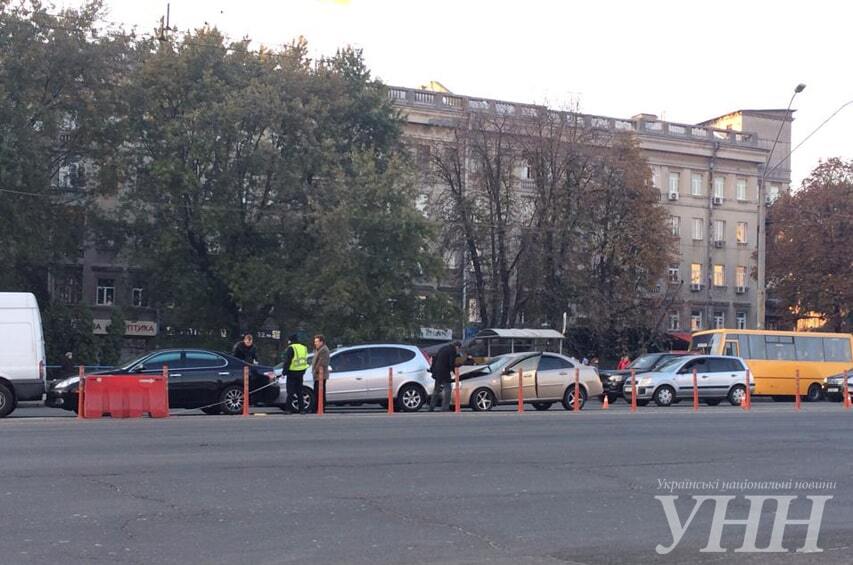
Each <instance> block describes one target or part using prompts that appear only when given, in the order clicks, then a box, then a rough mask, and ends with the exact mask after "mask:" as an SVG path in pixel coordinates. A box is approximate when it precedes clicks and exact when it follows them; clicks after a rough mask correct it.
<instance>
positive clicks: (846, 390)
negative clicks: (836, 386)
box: [841, 371, 850, 410]
mask: <svg viewBox="0 0 853 565" xmlns="http://www.w3.org/2000/svg"><path fill="white" fill-rule="evenodd" d="M841 390H843V391H844V409H845V410H849V409H850V385H848V384H847V371H844V384H843V385H842V387H841Z"/></svg>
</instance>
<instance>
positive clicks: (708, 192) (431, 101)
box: [389, 87, 792, 332]
mask: <svg viewBox="0 0 853 565" xmlns="http://www.w3.org/2000/svg"><path fill="white" fill-rule="evenodd" d="M389 96H390V97H391V99H392V100H393V101H394V103H395V104H396V105H397V106H398V107H399V109H400V110H401V112H402V114H403V115H404V116H405V119H406V128H405V135H406V137H407V138H408V139H409V141H410V142H411V143H412V144H415V145H424V144H430V143H432V142H435V141H437V140H447V139H449V138H451V137H452V129H453V127H454V125H455V124H456V123H458V121H459V119H460V117H463V116H464V114H465V113H467V112H498V113H501V114H504V115H516V116H519V117H523V116H525V115H528V116H529V115H531V113H532V112H534V111H536V109H537V108H538V107H536V106H534V105H531V104H519V103H513V102H505V101H497V100H486V99H481V98H473V97H469V96H460V95H455V94H452V93H450V92H446V91H440V89H430V90H428V89H411V88H402V87H391V88H390V89H389ZM579 118H580V121H581V122H582V123H583V126H584V127H588V128H601V129H606V130H610V131H613V132H617V131H623V132H624V131H631V132H634V133H635V134H636V138H637V140H638V142H639V145H640V147H641V149H642V151H643V152H644V154H645V156H646V158H647V159H648V163H649V166H650V168H651V171H652V180H653V183H654V185H655V186H656V187H657V188H658V189H659V190H660V192H661V201H662V202H663V204H664V205H665V206H666V208H667V209H668V211H669V214H670V225H671V229H672V234H673V237H675V238H677V241H678V250H679V261H678V262H677V263H673V264H672V265H670V267H669V270H668V272H667V274H666V277H665V280H664V281H662V283H661V288H659V289H657V291H658V292H666V293H668V294H669V296H671V300H669V301H668V304H669V305H668V307H667V310H668V311H667V314H666V317H665V328H664V329H666V330H669V331H671V332H689V331H692V330H697V329H700V328H713V327H738V328H753V327H756V323H757V318H756V316H757V315H758V312H757V310H758V308H757V300H759V299H760V297H759V293H757V292H756V284H755V278H754V274H755V271H756V267H757V264H758V251H759V246H758V238H759V236H760V232H759V230H758V228H759V217H760V210H761V208H762V207H764V206H766V204H767V203H768V202H769V201H770V200H772V198H773V197H774V196H775V195H776V194H778V192H779V191H780V190H785V189H787V188H788V185H789V184H790V163H789V162H788V160H787V159H784V160H782V159H780V157H782V158H784V157H786V156H787V155H788V153H789V151H790V139H791V122H792V114H791V112H789V111H786V110H740V111H737V112H733V113H731V114H727V115H725V116H721V117H719V118H715V119H712V120H709V121H707V122H702V123H700V124H683V123H674V122H667V121H662V120H660V119H658V118H657V116H654V115H650V114H638V115H636V116H634V117H632V118H625V119H621V118H610V117H603V116H592V115H580V116H579ZM780 130H781V132H780ZM777 134H780V137H779V142H778V144H777V145H776V148H775V150H774V151H773V157H774V158H775V159H774V160H771V162H770V163H769V165H766V164H767V161H768V156H769V154H770V152H771V147H772V146H773V142H774V140H775V139H776V136H777ZM765 166H768V169H767V170H768V171H769V174H768V175H767V179H766V181H765V182H766V194H767V196H766V198H762V199H759V192H760V191H759V184H760V182H761V175H762V173H763V171H764V170H765ZM762 252H763V250H762Z"/></svg>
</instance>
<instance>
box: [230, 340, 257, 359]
mask: <svg viewBox="0 0 853 565" xmlns="http://www.w3.org/2000/svg"><path fill="white" fill-rule="evenodd" d="M233 355H234V357H236V358H237V359H239V360H241V361H245V362H246V363H249V364H250V365H256V364H257V363H258V350H257V349H256V348H255V340H254V338H253V337H252V334H246V335H244V336H243V339H242V340H241V341H238V342H237V343H236V344H234V352H233Z"/></svg>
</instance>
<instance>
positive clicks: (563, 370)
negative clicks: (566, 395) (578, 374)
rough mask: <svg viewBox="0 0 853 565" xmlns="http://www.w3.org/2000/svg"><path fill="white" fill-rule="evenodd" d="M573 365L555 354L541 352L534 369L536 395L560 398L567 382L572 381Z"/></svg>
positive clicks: (544, 397)
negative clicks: (535, 369)
mask: <svg viewBox="0 0 853 565" xmlns="http://www.w3.org/2000/svg"><path fill="white" fill-rule="evenodd" d="M574 371H575V366H574V365H573V364H572V363H571V361H569V360H567V359H563V358H562V357H557V356H556V355H548V354H547V353H545V354H543V355H542V356H541V357H540V358H539V366H538V367H537V371H536V395H537V397H538V398H540V399H560V398H561V397H562V396H563V391H564V390H565V389H566V385H568V384H569V382H574Z"/></svg>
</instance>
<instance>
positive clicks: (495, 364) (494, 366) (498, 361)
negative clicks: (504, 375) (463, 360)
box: [485, 355, 518, 373]
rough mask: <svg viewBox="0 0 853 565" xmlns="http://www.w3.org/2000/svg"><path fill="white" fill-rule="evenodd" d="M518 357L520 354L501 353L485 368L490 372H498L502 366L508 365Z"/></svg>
mask: <svg viewBox="0 0 853 565" xmlns="http://www.w3.org/2000/svg"><path fill="white" fill-rule="evenodd" d="M517 358H518V355H499V356H497V357H494V358H492V360H491V361H489V363H488V365H486V367H485V369H486V370H487V371H488V372H489V373H497V372H499V371H500V370H501V367H503V366H504V365H508V364H509V363H510V362H511V361H514V360H515V359H517Z"/></svg>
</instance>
